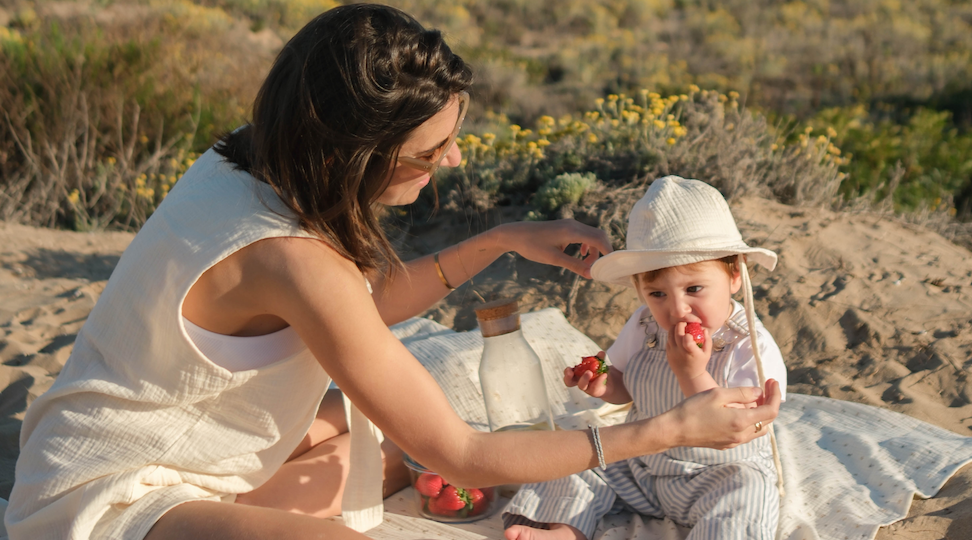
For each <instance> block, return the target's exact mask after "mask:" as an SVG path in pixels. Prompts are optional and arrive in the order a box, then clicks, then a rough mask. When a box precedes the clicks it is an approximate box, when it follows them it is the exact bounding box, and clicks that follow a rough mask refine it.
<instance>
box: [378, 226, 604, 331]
mask: <svg viewBox="0 0 972 540" xmlns="http://www.w3.org/2000/svg"><path fill="white" fill-rule="evenodd" d="M571 244H580V245H581V253H582V254H584V255H586V257H585V258H584V259H578V258H576V257H571V256H569V255H567V254H566V253H564V249H566V248H567V246H569V245H571ZM510 251H515V252H517V253H519V254H520V255H521V256H523V257H524V258H526V259H529V260H532V261H536V262H541V263H545V264H552V265H556V266H562V267H565V268H567V269H569V270H571V271H573V272H575V273H577V274H580V275H583V276H585V277H588V278H589V277H590V268H591V265H592V264H594V261H595V260H597V258H598V256H600V255H601V254H603V253H608V252H610V251H611V242H610V239H609V238H608V236H607V234H606V233H604V231H601V230H599V229H595V228H594V227H590V226H587V225H584V224H582V223H580V222H577V221H574V220H571V219H564V220H559V221H547V222H518V223H508V224H504V225H499V226H497V227H494V228H492V229H490V230H488V231H486V232H484V233H481V234H478V235H476V236H473V237H472V238H469V239H468V240H465V241H463V242H460V243H458V244H456V245H454V246H450V247H447V248H445V249H443V250H442V251H440V252H439V265H440V266H441V268H442V274H443V276H444V277H445V279H446V280H447V281H448V282H449V284H450V285H452V286H453V287H458V286H459V285H461V284H463V283H465V282H466V281H468V280H469V279H470V278H472V277H473V276H475V275H476V274H478V273H479V272H481V271H482V270H483V269H484V268H486V267H487V266H489V264H490V263H492V262H493V261H495V260H496V259H497V258H499V257H500V255H503V254H504V253H507V252H510ZM372 285H373V286H374V289H375V294H374V300H375V305H376V306H377V307H378V312H379V313H380V314H381V318H382V320H383V321H384V322H385V324H386V325H392V324H395V323H397V322H401V321H404V320H405V319H408V318H409V317H414V316H415V315H418V314H419V313H421V312H423V311H425V310H426V309H428V308H429V307H430V306H432V304H434V303H436V302H438V301H439V300H441V299H442V297H444V296H445V295H446V294H448V293H449V289H447V288H446V286H445V284H443V283H442V279H441V278H440V277H439V274H438V272H437V270H436V268H435V261H434V260H433V255H427V256H425V257H421V258H419V259H416V260H414V261H410V262H408V263H406V264H405V272H399V273H396V274H395V275H394V276H393V277H391V278H382V279H377V280H375V282H374V283H372Z"/></svg>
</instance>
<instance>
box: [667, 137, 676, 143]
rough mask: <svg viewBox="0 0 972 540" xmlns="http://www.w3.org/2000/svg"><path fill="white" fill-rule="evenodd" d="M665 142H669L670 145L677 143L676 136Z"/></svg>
mask: <svg viewBox="0 0 972 540" xmlns="http://www.w3.org/2000/svg"><path fill="white" fill-rule="evenodd" d="M665 142H667V143H668V144H669V145H673V144H675V137H669V138H668V140H667V141H665Z"/></svg>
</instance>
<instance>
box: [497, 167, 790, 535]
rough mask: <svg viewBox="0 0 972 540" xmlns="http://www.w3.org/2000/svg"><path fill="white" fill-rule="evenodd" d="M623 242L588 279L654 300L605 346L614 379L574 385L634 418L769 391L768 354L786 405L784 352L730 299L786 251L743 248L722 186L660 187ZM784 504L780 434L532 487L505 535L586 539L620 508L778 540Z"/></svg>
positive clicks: (588, 376)
mask: <svg viewBox="0 0 972 540" xmlns="http://www.w3.org/2000/svg"><path fill="white" fill-rule="evenodd" d="M627 244H628V245H627V249H625V250H621V251H616V252H614V253H611V254H609V255H606V256H605V257H603V258H602V259H600V260H599V261H597V262H596V263H595V264H594V267H593V268H592V274H593V276H594V278H595V279H597V280H600V281H606V282H611V283H619V284H624V285H629V286H634V288H635V289H636V290H637V292H638V297H639V298H640V299H641V300H642V302H644V304H645V305H644V306H642V307H640V308H639V309H637V310H636V311H635V312H634V314H633V315H631V318H630V319H629V320H628V322H627V323H626V324H625V325H624V328H623V329H622V330H621V333H620V334H619V335H618V338H617V340H616V341H615V342H614V344H613V345H612V346H611V347H610V348H609V349H608V351H607V357H608V358H609V359H610V362H611V365H610V368H609V369H608V371H607V373H603V374H594V373H591V372H590V371H583V372H582V373H574V371H573V369H571V368H567V369H566V371H565V372H564V382H565V383H566V384H567V385H568V386H575V385H576V386H577V387H578V388H580V389H581V390H583V391H585V392H587V393H588V394H589V395H591V396H594V397H599V398H601V399H603V400H605V401H608V402H610V403H619V404H620V403H628V402H633V403H632V407H631V412H630V413H629V414H628V417H627V420H626V421H628V422H631V421H637V420H640V419H643V418H648V417H652V416H656V415H659V414H662V413H664V412H665V411H667V410H669V409H671V408H672V407H674V406H675V405H677V404H678V403H679V402H680V401H682V400H683V399H685V398H687V397H691V396H693V395H695V394H697V393H699V392H704V391H706V390H709V389H711V388H714V387H715V386H723V387H729V388H731V387H739V386H760V376H759V373H758V372H759V366H758V365H757V364H758V363H759V359H761V360H762V369H763V370H764V373H763V375H764V376H765V378H772V379H776V380H777V381H779V382H780V389H781V392H783V397H784V398H785V397H786V394H785V388H786V367H785V366H784V364H783V357H782V355H781V354H780V350H779V347H777V345H776V343H775V342H774V341H773V338H772V336H770V334H769V333H768V332H767V331H766V329H765V328H764V327H763V325H762V324H761V323H759V322H758V320H756V319H755V315H754V314H753V312H752V311H751V310H752V302H751V300H750V301H748V302H747V305H746V308H745V309H744V308H743V306H741V305H740V304H739V303H737V302H736V301H734V300H733V299H732V295H733V294H734V293H736V292H737V291H739V289H740V287H741V286H742V285H743V283H744V281H745V282H746V284H747V286H748V275H747V276H746V278H744V276H743V274H744V273H745V272H746V271H747V270H746V266H745V264H746V263H745V261H746V260H747V258H748V260H749V261H750V262H755V263H759V264H761V265H763V266H764V267H766V268H768V269H770V270H772V269H773V268H774V267H775V266H776V254H775V253H773V252H771V251H768V250H765V249H761V248H753V247H750V246H748V245H746V244H745V243H744V242H743V241H742V237H741V236H740V234H739V231H738V229H737V228H736V224H735V221H734V220H733V218H732V214H731V213H730V211H729V205H728V204H727V203H726V201H725V199H723V197H722V195H721V194H720V193H719V192H718V191H717V190H716V189H715V188H713V187H711V186H709V185H708V184H705V183H703V182H700V181H698V180H685V179H683V178H679V177H675V176H669V177H666V178H662V179H659V180H656V181H655V182H653V183H652V184H651V186H650V187H649V188H648V191H647V193H645V196H644V197H642V199H641V200H640V201H638V203H637V204H635V206H634V208H633V209H632V210H631V215H630V216H629V221H628V234H627ZM751 294H752V293H751V291H750V292H749V295H750V298H751ZM748 321H753V322H754V323H755V324H754V326H755V332H756V339H754V338H753V337H752V336H751V329H752V328H751V326H750V323H749V322H748ZM690 323H699V324H701V326H702V333H703V335H704V341H702V343H696V340H695V339H694V338H693V337H692V335H690V333H688V332H686V326H688V325H689V324H690ZM754 342H755V343H756V346H757V350H758V351H759V359H757V358H756V356H755V355H754V353H753V343H754ZM598 356H599V357H600V358H604V356H605V355H604V353H603V352H601V353H599V354H598ZM578 371H582V370H578ZM755 429H756V430H757V431H761V430H763V429H764V426H762V425H760V424H757V425H756V426H755ZM779 499H780V493H779V490H778V489H777V472H776V470H775V468H774V461H773V454H772V450H771V443H770V438H769V437H759V438H757V439H754V440H753V441H751V442H749V443H747V444H744V445H740V446H737V447H735V448H733V449H730V450H713V449H708V448H689V447H679V448H674V449H672V450H669V451H667V452H663V453H660V454H653V455H646V456H641V457H638V458H633V459H629V460H626V461H619V462H615V463H611V464H609V465H608V466H607V467H606V468H604V469H598V470H590V471H585V472H583V473H580V474H577V475H573V476H569V477H567V478H562V479H560V480H555V481H552V482H544V483H541V484H527V485H524V486H523V487H522V488H521V489H520V491H519V492H518V493H517V494H516V496H515V497H514V498H513V500H512V501H511V502H510V504H509V505H508V506H507V508H506V510H505V511H504V515H503V519H504V524H505V526H506V527H507V529H506V538H508V539H509V540H516V539H520V540H526V539H529V538H563V539H572V540H574V539H590V538H592V536H593V534H594V530H595V528H596V527H597V524H598V522H599V520H600V519H601V517H603V516H604V515H606V514H609V513H616V512H619V511H622V510H628V511H634V512H638V513H640V514H643V515H646V516H651V517H657V518H662V517H668V518H670V519H671V520H672V521H674V522H675V523H677V524H679V525H682V526H685V527H691V532H690V533H689V535H688V538H689V539H713V538H725V539H739V540H743V539H762V540H773V539H774V538H775V536H776V528H777V523H778V521H779V502H780V501H779Z"/></svg>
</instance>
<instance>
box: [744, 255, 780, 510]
mask: <svg viewBox="0 0 972 540" xmlns="http://www.w3.org/2000/svg"><path fill="white" fill-rule="evenodd" d="M737 260H738V261H739V274H740V275H741V276H742V288H743V295H744V306H745V308H746V323H747V325H748V326H749V341H750V344H751V345H752V347H753V356H754V357H755V358H756V373H757V374H758V375H759V387H760V389H761V390H763V393H764V394H765V393H766V374H765V373H764V372H763V359H762V358H761V357H760V354H759V345H758V344H757V343H756V334H757V332H756V307H755V305H754V304H755V302H754V300H753V282H752V281H750V279H749V268H748V267H747V266H746V256H745V255H738V259H737ZM767 427H768V428H769V438H770V445H772V447H773V465H775V466H776V487H777V488H778V489H779V490H780V498H781V499H782V498H783V497H784V495H786V492H785V491H784V490H783V463H782V462H781V461H780V449H779V447H777V445H776V431H775V430H774V429H773V424H772V423H770V424H769V425H768V426H767Z"/></svg>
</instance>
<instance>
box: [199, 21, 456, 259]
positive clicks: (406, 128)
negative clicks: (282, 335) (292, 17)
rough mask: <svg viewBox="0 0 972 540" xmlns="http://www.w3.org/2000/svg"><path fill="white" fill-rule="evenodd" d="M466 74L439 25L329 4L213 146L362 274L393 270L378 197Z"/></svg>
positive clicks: (296, 38)
mask: <svg viewBox="0 0 972 540" xmlns="http://www.w3.org/2000/svg"><path fill="white" fill-rule="evenodd" d="M471 82H472V73H471V71H470V69H469V67H468V66H467V65H466V63H465V62H463V60H462V58H460V57H459V56H457V55H455V54H453V53H452V51H451V50H450V49H449V47H448V46H447V45H446V44H445V42H444V41H443V39H442V35H441V34H440V33H439V32H438V31H437V30H426V29H425V28H423V27H422V25H420V24H419V23H418V22H417V21H416V20H415V19H413V18H412V17H411V16H409V15H407V14H405V13H403V12H402V11H399V10H397V9H395V8H392V7H389V6H381V5H372V4H354V5H347V6H341V7H336V8H334V9H331V10H329V11H327V12H325V13H322V14H321V15H319V16H317V17H316V18H315V19H314V20H312V21H311V22H309V23H308V24H307V25H306V26H305V27H304V28H302V29H301V30H300V31H299V32H297V34H296V35H295V36H294V37H293V38H292V39H291V40H290V41H289V42H288V43H287V45H286V46H285V47H284V48H283V50H282V51H280V54H279V55H278V56H277V59H276V60H275V61H274V64H273V67H272V68H271V69H270V73H269V74H268V75H267V78H266V80H265V81H264V83H263V86H262V87H261V88H260V92H259V94H257V97H256V101H255V102H254V104H253V121H252V123H251V124H250V125H248V126H246V127H245V128H243V129H240V130H237V131H235V132H233V133H230V134H227V135H224V136H223V137H222V138H221V139H220V141H219V142H218V143H217V144H216V147H215V149H216V151H217V152H218V153H219V154H221V155H223V156H225V157H226V158H227V160H228V161H230V162H232V163H233V164H234V165H235V166H236V167H237V168H239V169H241V170H244V171H246V172H249V173H250V174H251V175H253V176H254V177H255V178H257V179H258V180H261V181H263V182H266V183H267V184H269V185H270V186H272V187H273V189H274V191H276V193H277V195H278V196H279V197H280V199H281V200H282V201H283V202H284V204H286V205H287V206H288V207H289V208H290V209H291V210H292V211H293V212H294V214H296V216H297V219H298V220H299V223H300V226H301V227H302V228H303V229H305V230H307V231H309V232H311V233H314V234H315V235H317V236H319V237H321V238H322V239H324V240H325V241H326V242H328V244H329V245H331V247H333V248H334V249H335V250H337V251H338V252H339V253H340V254H341V255H343V256H344V257H347V258H348V259H350V260H352V261H354V262H355V263H357V265H358V267H359V268H361V269H362V271H365V270H385V269H388V270H394V268H396V267H400V265H401V261H400V259H399V258H398V256H397V254H396V253H395V250H394V248H392V246H391V244H390V243H389V242H388V239H387V238H386V236H385V234H384V232H383V231H382V229H381V226H380V224H379V222H378V219H377V215H376V210H377V208H376V207H375V200H376V198H377V197H378V196H379V195H380V194H381V193H382V192H383V191H384V190H385V188H386V187H387V183H388V180H390V175H389V171H392V170H393V167H394V166H395V165H396V162H397V159H398V151H399V149H400V148H401V146H402V144H404V142H405V140H406V139H407V137H408V135H409V134H410V133H411V132H412V131H413V130H414V129H415V128H417V127H418V126H419V125H421V124H422V123H423V122H425V121H426V120H428V119H429V118H431V117H432V116H434V115H435V114H436V113H437V112H439V111H440V110H442V109H443V108H444V107H445V106H446V105H447V104H448V103H449V100H450V99H452V97H453V96H454V95H455V94H457V93H458V92H460V91H463V90H465V89H467V88H468V87H469V85H470V84H471Z"/></svg>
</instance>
